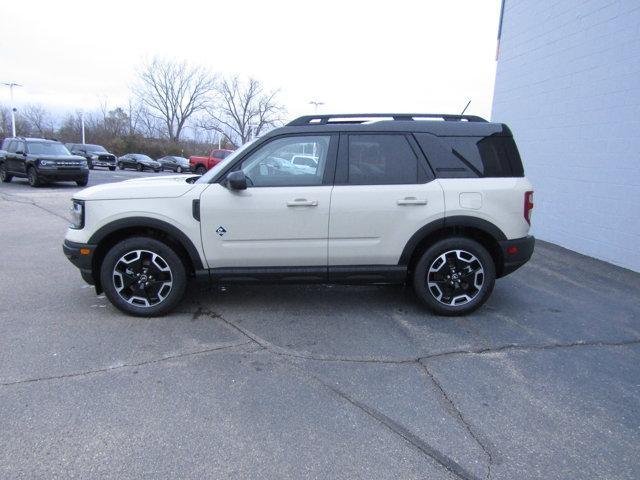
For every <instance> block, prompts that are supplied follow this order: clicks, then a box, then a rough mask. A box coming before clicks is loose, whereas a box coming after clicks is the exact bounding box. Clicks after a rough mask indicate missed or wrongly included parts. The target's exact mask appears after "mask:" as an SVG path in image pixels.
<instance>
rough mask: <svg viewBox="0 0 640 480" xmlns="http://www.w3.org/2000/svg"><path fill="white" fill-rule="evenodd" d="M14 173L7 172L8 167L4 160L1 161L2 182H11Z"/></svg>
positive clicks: (0, 174) (0, 179)
mask: <svg viewBox="0 0 640 480" xmlns="http://www.w3.org/2000/svg"><path fill="white" fill-rule="evenodd" d="M12 178H13V175H11V174H10V173H8V172H7V167H6V166H5V165H4V162H2V163H0V181H1V182H2V183H9V182H10V181H11V179H12Z"/></svg>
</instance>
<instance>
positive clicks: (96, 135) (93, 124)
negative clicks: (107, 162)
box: [0, 58, 286, 158]
mask: <svg viewBox="0 0 640 480" xmlns="http://www.w3.org/2000/svg"><path fill="white" fill-rule="evenodd" d="M130 93H131V95H130V98H129V100H128V102H127V104H126V105H120V106H116V107H115V108H108V106H107V100H106V99H101V100H100V107H99V108H98V109H96V110H95V111H90V112H80V111H76V112H73V113H68V114H66V115H62V116H61V115H56V114H54V113H53V112H51V111H50V110H48V109H47V108H45V107H44V106H42V105H37V104H27V105H24V106H23V107H21V108H20V109H18V111H17V112H16V114H15V118H16V133H17V135H19V136H34V137H44V138H56V139H58V140H60V141H62V142H72V143H79V142H80V141H81V129H82V120H84V128H85V140H86V142H87V143H95V144H99V145H103V146H104V147H106V148H107V149H108V150H109V151H111V152H113V153H115V154H118V155H122V154H124V153H128V152H136V153H146V154H147V155H149V156H151V157H153V158H158V157H160V156H163V155H181V156H187V157H188V156H189V155H198V154H206V153H208V151H209V150H210V149H211V147H212V146H213V145H216V146H217V145H218V143H221V144H222V145H223V146H224V147H225V148H234V147H236V146H239V145H242V144H243V143H245V142H247V141H248V140H250V139H251V138H254V137H256V136H259V135H260V134H261V133H264V132H265V131H266V130H269V129H271V128H273V127H276V126H278V125H280V124H281V123H282V120H283V118H284V115H285V113H286V111H285V108H284V106H283V105H282V104H281V103H280V102H279V99H278V93H279V92H278V90H273V91H269V90H267V89H266V88H265V87H264V85H263V84H262V83H261V82H260V81H259V80H257V79H255V78H251V77H248V78H243V77H240V76H237V75H235V76H230V77H223V76H220V75H216V74H214V73H212V72H210V71H209V70H207V69H205V68H203V67H201V66H198V65H190V64H189V63H187V62H184V61H175V60H168V59H164V58H154V59H152V60H150V61H148V62H145V63H143V64H142V65H141V66H140V68H139V70H138V74H137V79H136V82H135V83H134V85H133V86H132V88H131V92H130ZM0 135H1V136H2V138H4V137H8V136H10V135H11V112H10V109H9V107H7V106H3V105H0Z"/></svg>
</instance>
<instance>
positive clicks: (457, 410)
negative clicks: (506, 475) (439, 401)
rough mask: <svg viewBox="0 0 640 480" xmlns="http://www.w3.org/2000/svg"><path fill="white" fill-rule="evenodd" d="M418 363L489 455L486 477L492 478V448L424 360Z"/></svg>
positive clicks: (488, 479) (451, 409) (470, 433)
mask: <svg viewBox="0 0 640 480" xmlns="http://www.w3.org/2000/svg"><path fill="white" fill-rule="evenodd" d="M418 365H420V367H421V368H422V370H423V371H424V372H425V373H426V375H427V377H428V378H429V380H430V381H431V383H433V385H434V386H435V387H436V389H437V390H438V392H439V393H440V396H441V397H442V398H443V399H444V401H445V403H446V404H447V405H448V407H449V408H448V409H449V410H450V411H451V412H452V413H453V415H454V416H455V417H456V418H457V419H458V421H459V422H460V424H461V425H462V426H463V427H464V428H465V430H467V432H468V433H469V435H470V436H471V438H473V440H474V441H475V442H476V443H477V444H478V446H480V448H481V449H482V451H483V452H484V454H485V455H486V457H487V475H486V477H485V478H486V479H487V480H490V479H491V468H492V467H493V455H492V454H491V450H489V448H487V446H486V445H485V444H484V443H483V442H482V441H481V440H480V437H479V436H478V434H477V433H476V432H475V431H474V429H473V427H472V426H471V424H470V423H469V422H468V421H467V420H466V419H465V418H464V415H462V412H461V411H460V409H459V408H458V407H457V406H456V404H455V402H454V401H453V400H452V399H451V397H450V396H449V395H448V394H447V392H446V390H445V389H444V388H443V387H442V384H441V383H440V382H439V381H438V379H437V378H436V377H435V375H433V373H431V371H430V370H429V368H428V367H427V366H426V365H425V364H424V363H422V362H418Z"/></svg>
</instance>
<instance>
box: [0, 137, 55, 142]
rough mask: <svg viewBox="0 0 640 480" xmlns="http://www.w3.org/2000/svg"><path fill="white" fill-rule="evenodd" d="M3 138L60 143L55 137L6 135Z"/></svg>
mask: <svg viewBox="0 0 640 480" xmlns="http://www.w3.org/2000/svg"><path fill="white" fill-rule="evenodd" d="M5 140H23V141H25V142H49V143H61V142H60V141H59V140H56V139H55V138H37V137H7V138H5Z"/></svg>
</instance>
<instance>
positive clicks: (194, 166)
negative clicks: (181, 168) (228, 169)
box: [189, 150, 233, 175]
mask: <svg viewBox="0 0 640 480" xmlns="http://www.w3.org/2000/svg"><path fill="white" fill-rule="evenodd" d="M232 153H233V150H211V153H209V156H208V157H196V156H193V157H190V158H189V167H190V168H191V171H192V172H193V173H197V174H198V175H202V174H203V173H205V172H206V171H207V170H209V169H210V168H213V166H214V165H217V164H218V163H220V162H221V161H222V160H223V159H225V158H227V157H228V156H229V155H231V154H232Z"/></svg>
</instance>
